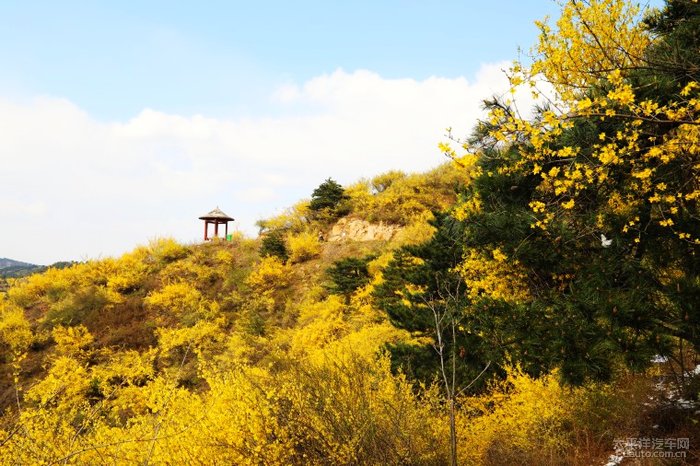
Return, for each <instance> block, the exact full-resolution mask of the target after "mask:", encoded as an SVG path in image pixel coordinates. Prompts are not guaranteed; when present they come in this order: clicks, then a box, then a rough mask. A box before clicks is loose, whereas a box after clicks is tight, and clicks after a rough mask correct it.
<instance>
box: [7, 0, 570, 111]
mask: <svg viewBox="0 0 700 466" xmlns="http://www.w3.org/2000/svg"><path fill="white" fill-rule="evenodd" d="M553 12H556V5H555V4H554V2H551V1H548V0H540V1H537V2H534V1H533V2H522V1H491V2H475V1H471V2H469V1H435V2H426V1H411V0H406V1H396V0H393V1H353V2H349V1H348V2H328V1H299V2H272V1H267V2H249V1H247V2H240V1H238V2H237V1H211V2H172V1H168V2H166V1H120V2H98V1H95V2H88V1H79V2H78V1H61V2H56V1H43V2H42V1H5V2H2V4H0V18H1V19H0V60H1V62H2V64H3V68H2V69H3V71H2V78H0V82H1V83H2V85H3V87H4V91H5V92H13V93H15V94H17V95H20V96H21V95H33V94H46V95H52V96H61V97H66V98H68V99H70V100H71V101H72V102H74V103H76V104H77V105H79V106H80V107H81V108H83V109H85V110H86V111H88V112H90V114H91V115H94V116H95V117H98V118H101V119H120V118H128V117H130V116H133V115H135V114H137V113H138V112H139V111H141V110H142V109H143V108H145V107H149V108H156V109H158V110H161V111H167V112H178V113H183V114H192V113H204V114H208V115H216V116H241V115H251V114H255V115H260V114H262V113H264V112H266V111H269V108H266V106H265V105H262V107H261V106H260V101H264V97H265V95H266V94H267V93H268V92H269V89H270V88H274V87H275V86H277V85H280V84H283V83H286V82H303V81H306V80H307V79H310V78H312V77H314V76H317V75H319V74H322V73H330V72H333V71H334V70H336V69H337V68H342V69H344V70H346V71H353V70H356V69H368V70H372V71H374V72H376V73H378V74H380V75H381V76H382V77H384V78H406V77H409V78H414V79H424V78H427V77H429V76H441V77H452V78H454V77H459V76H467V77H470V76H473V75H474V73H476V71H477V70H478V68H479V66H480V64H482V63H493V62H499V61H502V60H511V59H513V58H514V57H515V55H516V51H517V48H518V46H522V47H525V48H527V47H529V45H530V44H531V43H532V42H533V39H534V37H535V33H536V29H535V26H534V25H533V20H535V19H537V18H541V17H543V16H544V15H545V14H551V13H553Z"/></svg>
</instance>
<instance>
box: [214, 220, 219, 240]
mask: <svg viewBox="0 0 700 466" xmlns="http://www.w3.org/2000/svg"><path fill="white" fill-rule="evenodd" d="M218 237H219V222H214V238H218Z"/></svg>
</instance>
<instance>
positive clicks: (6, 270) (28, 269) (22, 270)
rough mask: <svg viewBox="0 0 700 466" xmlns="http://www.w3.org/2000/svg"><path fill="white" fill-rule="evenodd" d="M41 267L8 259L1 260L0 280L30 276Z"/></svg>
mask: <svg viewBox="0 0 700 466" xmlns="http://www.w3.org/2000/svg"><path fill="white" fill-rule="evenodd" d="M40 267H41V266H39V265H34V264H29V263H27V262H20V261H16V260H12V259H7V258H0V278H5V277H19V276H23V275H29V274H31V273H33V272H34V271H36V270H37V269H39V268H40Z"/></svg>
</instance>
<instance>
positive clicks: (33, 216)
mask: <svg viewBox="0 0 700 466" xmlns="http://www.w3.org/2000/svg"><path fill="white" fill-rule="evenodd" d="M557 11H558V6H557V5H556V3H555V2H553V1H550V0H536V1H535V0H533V1H528V2H523V1H516V0H509V1H507V0H492V1H489V2H483V1H465V0H461V1H456V0H455V1H452V0H444V1H441V0H437V1H431V2H427V1H417V0H402V1H399V0H379V1H378V0H374V1H369V0H367V1H365V0H358V1H352V2H349V1H348V2H329V1H306V0H301V1H296V2H282V1H260V2H250V1H247V2H240V1H201V2H173V1H172V0H171V1H167V2H166V1H159V0H152V1H148V0H145V1H144V0H141V1H119V2H106V1H92V2H88V1H70V0H66V1H61V2H55V1H34V0H24V1H22V0H3V1H2V2H0V64H1V65H0V257H8V258H11V259H15V260H21V261H25V262H31V263H37V264H50V263H53V262H56V261H60V260H88V259H94V258H100V257H108V256H115V255H119V254H122V253H124V252H127V251H129V250H132V249H133V248H134V247H136V246H137V245H142V244H147V243H148V242H149V241H150V240H152V239H154V238H157V237H172V238H175V239H177V240H179V241H182V242H185V243H192V242H197V241H201V236H202V222H201V221H200V220H198V217H199V216H201V215H203V214H205V213H206V212H208V211H210V210H212V209H213V208H215V207H217V206H218V207H219V208H221V210H223V211H224V212H226V213H227V214H229V215H230V216H232V217H234V218H235V219H236V220H235V222H233V224H232V226H231V227H232V229H233V230H234V231H236V230H238V231H241V232H243V233H245V234H247V235H251V236H254V235H256V234H257V228H256V226H255V222H256V221H257V220H260V219H263V218H267V217H270V216H273V215H275V214H276V213H279V212H280V211H282V210H283V209H284V208H286V207H289V206H291V205H292V204H294V203H296V202H297V201H298V200H300V199H303V198H308V197H310V195H311V192H312V191H313V189H314V188H315V187H316V186H318V185H319V184H320V183H321V182H323V181H324V180H325V179H326V178H328V177H331V178H333V179H335V180H337V181H338V182H340V183H341V184H344V185H347V184H351V183H353V182H355V181H357V180H359V179H360V178H371V177H373V176H376V175H378V174H380V173H382V172H385V171H388V170H402V171H405V172H416V171H425V170H428V169H430V168H432V167H435V166H437V165H439V164H440V163H444V162H445V161H446V159H445V157H444V156H443V155H442V154H440V152H439V151H438V149H437V144H438V143H439V142H440V141H443V140H445V129H446V128H448V127H451V128H453V130H454V132H455V134H457V135H467V134H468V133H469V131H470V130H471V128H472V127H473V125H474V124H475V122H476V119H477V118H478V117H479V116H480V115H481V107H480V106H481V101H482V100H483V99H485V98H488V97H490V96H491V95H493V94H500V93H503V92H504V91H505V89H506V83H507V81H506V79H505V77H504V75H503V70H504V69H506V68H507V67H508V65H509V63H510V62H511V61H512V60H513V59H515V58H517V57H518V54H519V50H522V51H525V52H527V51H528V50H529V49H530V47H531V46H532V44H534V42H535V40H536V36H537V29H536V27H535V25H534V21H535V20H537V19H542V18H543V17H544V16H545V15H551V16H553V17H554V18H556V16H557Z"/></svg>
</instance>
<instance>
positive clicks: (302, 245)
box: [287, 232, 321, 263]
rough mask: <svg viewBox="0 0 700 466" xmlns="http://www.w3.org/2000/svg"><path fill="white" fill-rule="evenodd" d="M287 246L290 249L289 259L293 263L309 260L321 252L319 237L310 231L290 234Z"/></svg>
mask: <svg viewBox="0 0 700 466" xmlns="http://www.w3.org/2000/svg"><path fill="white" fill-rule="evenodd" d="M287 248H288V250H289V260H290V261H291V262H292V263H294V262H304V261H307V260H309V259H311V258H313V257H315V256H317V255H318V254H319V253H320V252H321V245H320V244H319V242H318V237H317V236H315V235H313V234H312V233H309V232H302V233H299V234H296V235H291V236H289V237H288V238H287Z"/></svg>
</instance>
